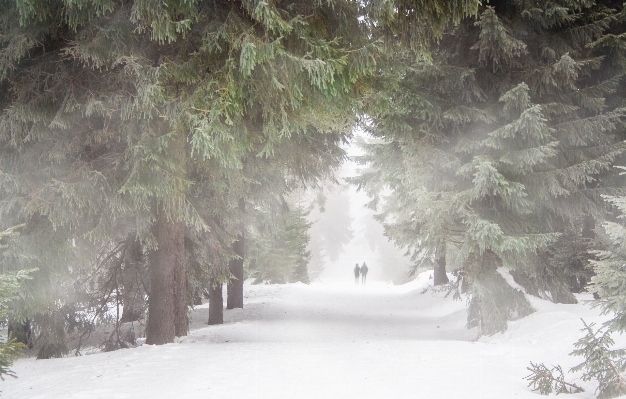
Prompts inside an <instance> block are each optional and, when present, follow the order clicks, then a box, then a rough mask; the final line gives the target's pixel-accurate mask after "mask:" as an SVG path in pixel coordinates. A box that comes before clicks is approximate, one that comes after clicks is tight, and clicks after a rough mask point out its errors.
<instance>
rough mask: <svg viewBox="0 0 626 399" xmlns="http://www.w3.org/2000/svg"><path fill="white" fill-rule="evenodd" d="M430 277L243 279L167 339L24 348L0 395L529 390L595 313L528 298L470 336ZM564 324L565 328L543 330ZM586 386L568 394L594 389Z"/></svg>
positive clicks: (512, 393) (431, 394) (488, 393)
mask: <svg viewBox="0 0 626 399" xmlns="http://www.w3.org/2000/svg"><path fill="white" fill-rule="evenodd" d="M427 283H428V281H427V280H424V279H422V280H421V281H416V282H414V283H411V284H410V285H407V286H400V287H394V286H388V285H383V284H373V283H372V284H370V285H368V286H365V287H363V286H358V287H357V286H324V285H311V286H305V285H303V284H292V285H286V286H247V287H246V295H247V297H248V298H247V302H246V308H245V309H244V310H230V311H225V321H226V322H225V324H224V325H220V326H206V324H204V323H206V320H207V311H208V308H207V306H206V305H203V306H201V307H199V308H198V309H196V310H195V311H194V312H193V313H194V314H193V323H192V332H191V333H190V335H189V336H188V337H185V338H183V339H182V340H180V342H177V343H174V344H169V345H164V346H148V345H143V346H141V347H138V348H136V349H130V350H121V351H116V352H110V353H101V354H94V355H89V356H82V357H68V358H63V359H53V360H40V361H36V360H34V359H21V360H19V361H18V362H17V363H16V364H15V365H14V370H15V371H16V372H17V374H18V376H19V379H10V380H7V381H5V382H3V383H2V384H1V389H2V397H4V398H21V399H23V398H32V399H37V398H90V399H91V398H133V399H135V398H150V399H154V398H219V399H226V398H245V399H248V398H294V399H295V398H377V399H381V398H413V397H415V398H450V399H452V398H454V399H456V398H481V399H489V398H494V399H495V398H498V399H500V398H513V397H514V398H535V399H536V398H538V395H537V394H536V393H533V392H531V391H530V390H529V389H528V388H527V387H526V382H525V381H524V380H522V377H523V376H524V375H526V370H525V368H526V366H527V365H528V362H529V361H530V360H533V361H543V362H545V363H546V364H556V363H561V364H562V365H563V366H564V368H566V367H571V366H572V365H573V364H575V363H576V361H577V359H570V358H568V356H567V353H569V351H571V349H572V348H571V343H572V342H573V341H574V340H575V339H576V338H578V334H577V328H578V324H576V323H580V322H579V320H578V318H579V317H581V316H584V317H585V318H586V320H587V319H591V321H593V320H595V319H594V318H597V312H593V311H590V310H588V309H587V308H586V307H584V306H582V305H559V306H556V305H552V304H549V303H546V302H544V301H535V302H536V303H535V306H536V307H538V308H539V309H540V312H538V313H537V314H535V315H532V316H530V317H528V318H525V319H523V320H520V321H518V322H514V323H511V328H510V330H509V331H508V332H507V333H505V334H501V335H498V336H496V337H491V338H486V339H485V338H483V339H481V340H480V341H478V342H472V339H473V338H474V337H475V335H476V332H475V331H471V330H467V329H465V328H464V325H465V304H464V303H463V302H461V301H452V300H451V299H450V298H442V295H440V294H439V295H433V294H432V293H426V294H423V295H422V294H420V291H421V288H423V287H424V286H425V284H427ZM571 326H574V328H573V333H572V331H570V332H569V334H573V335H571V336H568V335H567V333H560V334H556V335H555V334H554V333H550V331H557V328H558V329H559V330H561V329H568V330H572V328H571ZM546 334H548V335H550V334H551V335H554V337H552V338H553V339H549V338H546ZM577 383H579V382H578V381H577ZM585 387H587V386H585ZM589 387H590V389H591V390H589V389H588V391H587V392H585V393H583V394H578V395H572V396H570V398H572V399H574V398H593V397H594V395H593V389H594V387H593V385H589Z"/></svg>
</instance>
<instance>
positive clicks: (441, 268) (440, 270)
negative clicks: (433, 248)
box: [433, 243, 450, 285]
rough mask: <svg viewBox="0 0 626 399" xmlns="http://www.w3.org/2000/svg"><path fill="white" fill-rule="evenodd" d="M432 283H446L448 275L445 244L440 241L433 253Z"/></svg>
mask: <svg viewBox="0 0 626 399" xmlns="http://www.w3.org/2000/svg"><path fill="white" fill-rule="evenodd" d="M433 275H434V276H433V277H434V281H433V285H443V284H447V283H448V282H449V281H450V280H448V275H447V274H446V244H445V243H442V244H440V245H439V246H438V247H437V252H436V255H435V269H434V271H433Z"/></svg>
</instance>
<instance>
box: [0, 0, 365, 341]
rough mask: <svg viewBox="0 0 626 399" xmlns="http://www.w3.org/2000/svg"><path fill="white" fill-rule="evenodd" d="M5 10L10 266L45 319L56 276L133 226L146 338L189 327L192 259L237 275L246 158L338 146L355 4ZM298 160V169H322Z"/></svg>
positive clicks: (3, 137) (0, 132) (0, 186)
mask: <svg viewBox="0 0 626 399" xmlns="http://www.w3.org/2000/svg"><path fill="white" fill-rule="evenodd" d="M0 7H1V8H2V9H1V11H2V12H0V14H1V17H0V18H2V21H1V22H0V29H1V30H2V31H1V35H0V37H1V38H2V39H0V40H2V42H1V43H0V46H1V47H0V50H1V53H0V79H1V86H0V89H1V90H2V94H3V95H2V96H1V97H2V100H0V101H2V104H1V105H2V107H1V111H0V142H1V143H2V144H1V145H0V170H2V174H0V216H1V220H2V224H3V225H4V224H7V225H9V224H15V222H20V223H26V224H27V227H26V228H25V231H24V234H23V235H22V236H20V238H19V241H20V242H19V243H18V244H17V245H16V246H15V247H12V248H11V249H10V254H9V255H8V256H6V257H5V258H4V260H3V267H5V268H7V269H13V270H15V269H19V268H23V267H24V266H28V267H31V266H36V267H39V271H38V272H37V273H35V274H34V276H33V277H34V280H33V281H34V284H36V285H37V287H38V289H33V292H34V294H33V295H35V296H37V297H38V298H37V300H36V301H33V300H31V301H30V305H34V304H35V303H38V304H40V305H41V306H30V305H29V306H28V309H25V313H33V314H36V313H37V312H41V309H45V308H46V306H45V304H50V303H55V302H57V303H58V299H59V298H62V297H63V295H64V294H63V292H61V291H60V290H59V289H58V287H61V286H62V285H60V284H56V283H55V282H56V280H57V279H65V281H68V280H69V279H70V278H71V277H70V275H71V273H72V271H73V270H77V269H79V266H80V265H81V264H85V262H86V260H88V259H93V258H94V257H95V254H96V253H97V252H98V250H99V248H102V247H103V246H107V245H110V243H117V242H121V241H123V240H125V239H126V238H127V237H128V236H129V235H133V236H134V237H136V239H138V240H139V241H140V242H141V245H142V246H143V247H144V248H145V251H146V253H147V254H148V255H147V256H148V265H149V274H150V277H149V280H150V293H149V294H150V299H149V318H148V325H147V341H146V342H148V343H155V344H163V343H167V342H172V341H173V339H174V336H175V335H184V334H186V330H187V320H186V313H187V297H188V295H187V291H188V288H189V287H187V284H188V276H187V271H188V268H187V265H186V253H190V254H194V256H198V258H197V259H196V260H195V262H196V263H200V265H201V267H203V268H205V269H206V270H207V272H209V273H211V275H212V278H214V279H217V280H219V281H220V282H224V281H225V280H227V279H228V278H229V277H230V275H229V272H228V270H227V265H228V260H229V258H231V257H232V255H233V254H232V252H229V251H228V250H226V249H225V248H226V247H228V246H230V245H231V243H232V242H233V241H234V240H235V239H236V237H237V236H238V234H240V233H241V231H239V230H240V229H237V228H236V227H235V226H236V224H237V223H236V219H237V218H236V217H232V218H231V215H232V214H234V213H236V211H233V210H234V209H235V208H236V207H237V204H238V203H239V200H240V199H241V198H242V197H243V196H244V195H245V193H246V189H245V184H240V187H243V189H242V190H240V191H238V189H234V188H233V182H235V181H236V178H237V176H238V175H241V174H240V173H239V172H237V171H238V170H241V169H242V168H243V166H242V165H243V163H244V160H246V159H248V158H252V157H261V158H266V159H277V158H276V154H277V152H278V151H279V148H280V147H281V146H282V145H284V146H285V147H288V146H289V145H291V146H294V145H295V144H289V142H292V143H297V142H301V141H310V142H315V143H320V142H321V143H327V144H326V145H325V146H323V148H324V147H331V154H336V152H337V150H336V149H335V148H332V147H333V146H335V145H337V146H338V143H339V142H341V141H342V140H343V139H342V137H345V136H347V135H349V134H350V131H349V125H350V120H351V115H352V114H353V108H352V98H353V95H354V93H355V88H356V87H357V86H355V83H357V82H358V81H359V79H361V78H362V77H363V76H366V75H367V74H369V73H370V72H371V71H372V70H373V68H374V67H375V60H374V58H373V56H372V54H373V53H375V51H376V47H375V46H374V45H370V44H368V43H367V36H365V35H361V34H360V33H361V32H362V31H363V25H364V24H363V23H361V22H359V20H358V16H359V7H360V3H359V2H351V1H337V2H333V3H332V4H329V3H327V2H324V1H315V2H313V3H310V2H298V1H295V2H280V1H275V2H274V1H272V2H264V1H253V0H245V1H232V2H204V3H202V2H196V1H192V2H182V3H181V2H177V1H166V2H161V3H158V4H155V3H147V2H145V1H142V0H138V1H135V2H132V3H117V2H105V3H98V4H95V3H94V4H92V3H89V2H84V1H79V2H74V3H72V4H66V3H63V2H59V1H52V2H30V3H25V2H21V1H16V2H15V3H12V2H4V3H2V4H1V5H0ZM60 9H62V10H63V12H62V13H60V12H58V10H60ZM291 160H294V163H290V162H286V163H283V164H282V165H283V168H284V170H285V174H287V175H289V176H290V177H292V178H299V177H300V176H301V175H302V173H303V172H304V171H306V170H307V168H312V169H317V168H319V167H320V166H321V167H322V169H323V168H325V167H326V165H325V164H321V165H320V164H316V163H314V162H313V161H317V160H318V158H316V157H309V158H308V159H307V157H306V156H304V155H303V154H299V155H298V156H293V157H292V158H291ZM281 162H282V161H281ZM297 162H299V163H297ZM316 173H317V172H313V173H312V174H311V176H315V174H316ZM200 247H206V248H204V249H203V248H200ZM79 255H80V256H79ZM66 299H67V298H64V299H63V300H66Z"/></svg>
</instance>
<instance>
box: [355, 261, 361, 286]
mask: <svg viewBox="0 0 626 399" xmlns="http://www.w3.org/2000/svg"><path fill="white" fill-rule="evenodd" d="M359 274H361V268H360V267H359V264H358V263H357V264H356V266H354V283H355V284H358V283H359Z"/></svg>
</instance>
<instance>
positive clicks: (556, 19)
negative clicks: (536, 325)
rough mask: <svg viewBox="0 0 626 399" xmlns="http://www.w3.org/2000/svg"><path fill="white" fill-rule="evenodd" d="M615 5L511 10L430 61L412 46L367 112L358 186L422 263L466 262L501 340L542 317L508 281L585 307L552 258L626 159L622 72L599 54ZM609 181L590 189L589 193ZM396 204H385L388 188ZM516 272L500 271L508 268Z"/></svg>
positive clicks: (492, 14)
mask: <svg viewBox="0 0 626 399" xmlns="http://www.w3.org/2000/svg"><path fill="white" fill-rule="evenodd" d="M614 6H618V4H616V3H615V4H614V2H597V3H596V2H584V3H581V2H577V1H567V0H564V1H558V2H549V3H548V2H547V3H542V4H531V3H527V2H517V1H499V2H496V3H493V6H488V7H485V8H482V10H481V14H480V18H479V19H478V20H476V21H472V20H466V21H464V22H462V23H460V24H459V25H458V26H457V27H451V28H450V29H449V31H448V32H447V34H446V35H444V37H443V38H442V40H441V42H440V44H439V45H436V46H433V51H432V62H428V61H427V62H420V61H418V62H415V61H414V60H415V57H414V56H413V55H412V53H407V52H406V51H405V50H403V48H402V47H400V48H398V49H396V53H395V55H396V57H395V59H394V60H393V63H392V64H391V66H390V67H389V68H387V72H385V73H383V74H382V76H381V78H380V80H379V90H378V91H376V92H375V93H373V95H372V96H371V98H370V101H369V102H368V103H367V104H368V108H366V111H365V112H366V115H365V117H364V123H363V128H364V129H365V130H366V131H368V132H369V133H370V134H371V135H372V136H374V137H375V138H378V139H379V141H378V142H375V143H373V144H371V145H368V146H366V149H367V151H368V153H367V154H366V156H364V157H363V158H362V159H361V161H362V162H363V163H366V164H368V165H369V169H368V170H366V171H365V172H364V173H363V174H362V176H360V177H359V178H357V179H354V180H353V182H354V183H355V184H358V185H359V186H360V187H361V188H364V189H366V190H367V191H368V192H369V193H370V194H371V195H372V196H373V197H374V198H375V200H374V201H373V202H372V206H374V207H377V206H379V205H380V208H379V209H380V210H381V211H382V212H381V213H380V215H379V219H380V220H381V221H382V222H384V223H385V229H386V233H387V234H388V236H389V237H390V238H392V239H393V240H395V241H396V242H398V243H399V244H401V245H404V246H407V247H409V249H410V251H411V253H412V255H413V257H414V259H421V258H433V259H434V260H439V262H438V263H439V264H441V263H442V262H441V260H442V255H445V253H446V252H447V251H445V250H444V249H443V248H446V247H449V246H450V245H454V246H455V247H456V248H457V249H458V250H457V251H455V253H457V255H456V259H454V264H455V266H456V267H462V273H461V274H462V275H463V276H465V277H464V283H465V284H469V285H470V286H471V295H472V301H471V302H470V309H469V316H468V324H469V325H470V326H472V325H479V326H481V328H482V331H481V332H482V333H486V334H491V333H494V332H497V331H501V330H503V329H505V328H506V320H507V319H508V318H511V317H519V316H522V315H524V314H527V313H528V312H530V311H532V309H531V308H530V305H529V304H528V302H527V301H526V300H525V298H524V296H523V294H521V293H520V292H517V291H516V290H515V289H513V288H511V287H510V286H509V285H508V284H507V283H506V282H505V279H504V278H503V277H502V275H501V274H500V271H502V270H516V271H518V272H521V273H524V274H525V275H527V276H530V277H545V276H547V275H550V276H552V277H554V278H553V279H551V280H550V281H547V282H545V285H544V286H543V287H542V290H543V291H544V293H545V295H546V297H549V298H552V299H554V300H560V301H567V302H569V301H575V298H574V297H573V296H572V295H571V293H569V291H568V290H567V286H566V284H565V282H564V279H563V275H562V273H561V274H559V272H558V270H557V269H554V268H552V269H549V270H547V269H546V268H549V267H552V266H554V265H553V264H551V263H550V262H542V261H541V258H542V256H543V254H544V253H546V252H548V251H550V249H551V245H552V244H553V243H554V242H555V240H556V239H557V238H558V235H559V233H560V232H562V231H564V230H565V229H566V228H567V227H568V226H571V225H572V224H574V223H577V222H578V221H579V220H581V219H582V218H584V217H585V216H586V215H592V216H593V217H597V218H599V217H601V216H603V212H604V207H603V205H602V204H601V203H600V202H601V201H599V199H600V194H602V193H607V192H614V191H615V190H620V188H619V187H611V183H610V182H611V179H610V178H608V177H609V176H610V174H611V173H612V172H611V165H612V164H613V163H614V162H615V161H616V159H618V157H620V156H621V155H622V154H623V151H624V145H623V143H622V142H621V141H620V140H619V137H620V135H622V134H623V126H622V122H621V120H622V118H623V116H624V112H625V111H624V109H622V108H619V101H617V102H616V101H612V100H613V99H614V98H615V96H616V95H617V96H621V94H619V92H618V91H617V89H618V87H619V84H620V83H619V82H620V76H621V74H622V73H623V70H620V69H619V68H614V66H613V65H612V61H614V59H615V56H611V53H612V52H615V51H617V50H619V48H620V47H619V44H616V43H615V41H613V42H612V43H613V44H612V45H610V50H609V49H608V47H607V48H604V47H603V46H602V45H601V43H603V42H605V41H608V42H611V41H610V40H609V39H610V38H611V37H612V36H614V33H615V32H614V31H615V30H617V31H618V32H617V33H618V34H621V32H619V30H620V29H622V28H623V18H624V14H623V13H622V12H621V9H619V8H611V7H614ZM594 181H595V182H599V183H598V184H593V185H590V184H589V182H594ZM387 187H388V188H391V189H392V190H393V192H392V193H391V194H390V195H387V196H385V195H381V193H383V192H384V191H383V190H384V189H385V188H387ZM502 266H503V267H504V268H505V269H500V267H502Z"/></svg>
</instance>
